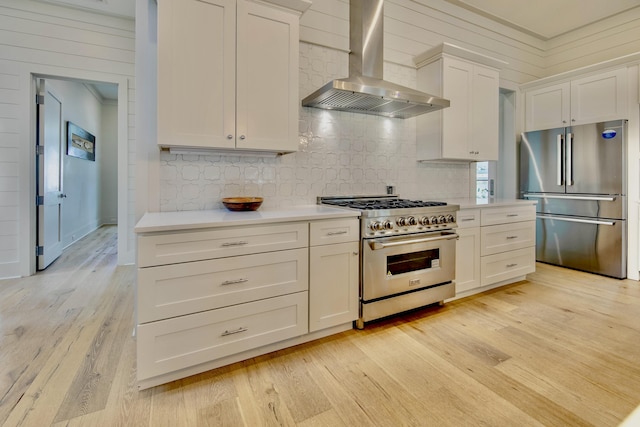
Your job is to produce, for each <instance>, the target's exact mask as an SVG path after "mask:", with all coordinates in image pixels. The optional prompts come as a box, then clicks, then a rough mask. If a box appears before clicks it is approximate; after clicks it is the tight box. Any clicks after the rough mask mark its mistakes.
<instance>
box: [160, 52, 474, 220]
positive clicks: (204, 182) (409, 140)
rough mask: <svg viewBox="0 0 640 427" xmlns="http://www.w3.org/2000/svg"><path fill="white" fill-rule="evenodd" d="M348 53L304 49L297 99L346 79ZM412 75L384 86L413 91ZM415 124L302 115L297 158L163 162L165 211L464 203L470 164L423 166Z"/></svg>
mask: <svg viewBox="0 0 640 427" xmlns="http://www.w3.org/2000/svg"><path fill="white" fill-rule="evenodd" d="M347 68H348V66H347V54H346V53H344V52H339V51H334V50H332V49H328V48H325V47H318V46H314V45H310V44H306V43H300V96H301V98H302V97H303V96H306V94H308V93H310V92H312V91H313V90H315V89H317V88H318V87H320V86H321V85H322V84H324V83H326V82H327V81H329V80H331V79H332V78H336V77H344V76H346V75H347V74H348V69H347ZM415 74H416V73H415V70H414V69H411V68H408V67H402V66H399V65H395V64H387V63H385V68H384V75H385V78H386V79H387V80H390V81H393V82H396V83H398V84H402V85H406V86H410V87H415ZM415 141H416V123H415V119H407V120H401V119H389V118H384V117H378V116H368V115H363V114H354V113H344V112H337V111H325V110H318V109H314V108H302V107H301V108H300V121H299V142H300V146H299V151H298V152H297V153H292V154H286V155H283V156H279V157H275V158H274V157H245V156H233V155H231V156H229V155H217V154H214V153H212V154H211V155H204V154H201V155H195V154H193V155H191V154H189V155H186V154H170V153H168V152H162V153H161V155H160V197H161V201H160V208H161V210H162V211H182V210H202V209H217V208H222V207H223V206H222V203H221V202H220V199H221V198H223V197H229V196H261V197H264V199H265V200H264V203H263V205H262V206H264V207H265V208H270V207H287V206H294V205H306V204H315V203H316V197H317V196H322V195H337V194H339V195H349V194H358V195H361V194H367V195H373V194H384V193H385V192H386V186H387V185H394V186H395V187H396V192H397V193H398V194H400V196H402V197H406V198H421V199H433V200H437V199H439V198H440V199H441V198H451V197H454V198H455V197H467V196H468V194H469V177H470V176H469V173H470V168H469V165H467V164H464V163H463V164H444V163H442V164H441V163H418V162H417V161H416V160H415V154H416V142H415Z"/></svg>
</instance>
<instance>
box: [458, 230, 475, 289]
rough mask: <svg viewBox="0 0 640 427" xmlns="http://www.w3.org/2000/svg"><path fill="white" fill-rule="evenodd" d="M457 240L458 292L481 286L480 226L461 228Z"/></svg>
mask: <svg viewBox="0 0 640 427" xmlns="http://www.w3.org/2000/svg"><path fill="white" fill-rule="evenodd" d="M457 233H458V236H459V239H458V241H457V242H456V294H460V293H462V292H465V291H468V290H470V289H474V288H477V287H479V286H480V227H473V228H459V229H458V231H457Z"/></svg>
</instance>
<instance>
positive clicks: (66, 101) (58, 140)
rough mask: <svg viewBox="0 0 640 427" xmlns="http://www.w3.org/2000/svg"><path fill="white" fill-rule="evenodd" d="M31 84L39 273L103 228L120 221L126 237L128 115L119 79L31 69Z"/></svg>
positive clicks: (34, 262)
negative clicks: (123, 197) (122, 164)
mask: <svg viewBox="0 0 640 427" xmlns="http://www.w3.org/2000/svg"><path fill="white" fill-rule="evenodd" d="M33 85H34V87H35V90H36V93H37V97H36V103H35V108H34V117H35V124H36V129H35V135H36V152H35V156H34V159H33V162H34V163H35V168H34V170H35V174H36V177H35V180H34V181H35V184H36V185H35V189H34V191H35V194H36V197H35V201H36V203H35V205H36V206H35V211H36V215H35V221H34V222H33V226H32V228H33V230H34V236H35V240H36V250H35V251H34V261H33V263H32V265H34V266H35V267H36V268H35V270H38V271H39V270H43V269H45V268H46V267H47V266H49V265H50V264H51V263H53V262H54V261H55V259H57V258H58V257H59V256H60V255H61V254H62V252H63V251H64V250H65V249H66V248H69V247H70V246H71V245H73V244H74V243H76V242H77V241H79V240H80V239H82V238H83V237H85V236H88V235H90V234H91V233H93V232H95V231H96V230H98V229H100V228H101V227H103V226H110V227H112V228H114V227H117V229H118V232H117V233H116V235H117V237H120V232H121V228H120V225H119V224H118V223H119V221H118V219H119V217H120V214H119V212H120V207H119V203H118V201H119V199H120V196H119V194H120V191H122V189H120V188H119V185H118V181H119V179H118V165H119V158H120V154H119V149H121V144H122V142H121V141H120V136H121V135H120V132H119V129H120V125H119V120H120V119H121V117H122V114H120V112H119V99H118V98H119V97H118V92H119V90H118V84H117V83H110V82H93V81H87V80H81V79H73V78H64V77H57V76H39V75H33ZM125 117H126V116H125ZM78 129H80V130H78ZM117 247H118V246H116V248H117Z"/></svg>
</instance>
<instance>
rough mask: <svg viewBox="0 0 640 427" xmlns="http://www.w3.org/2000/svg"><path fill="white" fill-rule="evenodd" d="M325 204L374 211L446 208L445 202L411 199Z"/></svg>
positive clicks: (328, 202) (331, 202)
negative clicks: (432, 207)
mask: <svg viewBox="0 0 640 427" xmlns="http://www.w3.org/2000/svg"><path fill="white" fill-rule="evenodd" d="M323 203H325V204H329V205H335V206H342V207H347V208H352V209H360V210H373V209H406V208H425V207H431V206H446V205H447V204H446V203H445V202H433V201H423V200H409V199H391V200H325V201H323Z"/></svg>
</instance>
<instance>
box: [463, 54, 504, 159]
mask: <svg viewBox="0 0 640 427" xmlns="http://www.w3.org/2000/svg"><path fill="white" fill-rule="evenodd" d="M499 88H500V76H499V73H498V72H497V71H496V70H494V69H491V68H485V67H481V66H478V65H476V66H474V68H473V96H472V98H471V112H472V114H471V135H470V136H469V143H470V146H469V152H470V153H471V152H473V154H472V158H473V159H477V160H482V161H487V160H498V152H499V147H498V144H499V130H498V129H499V123H500V117H499V110H500V106H499V99H498V95H499V91H500V89H499Z"/></svg>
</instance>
